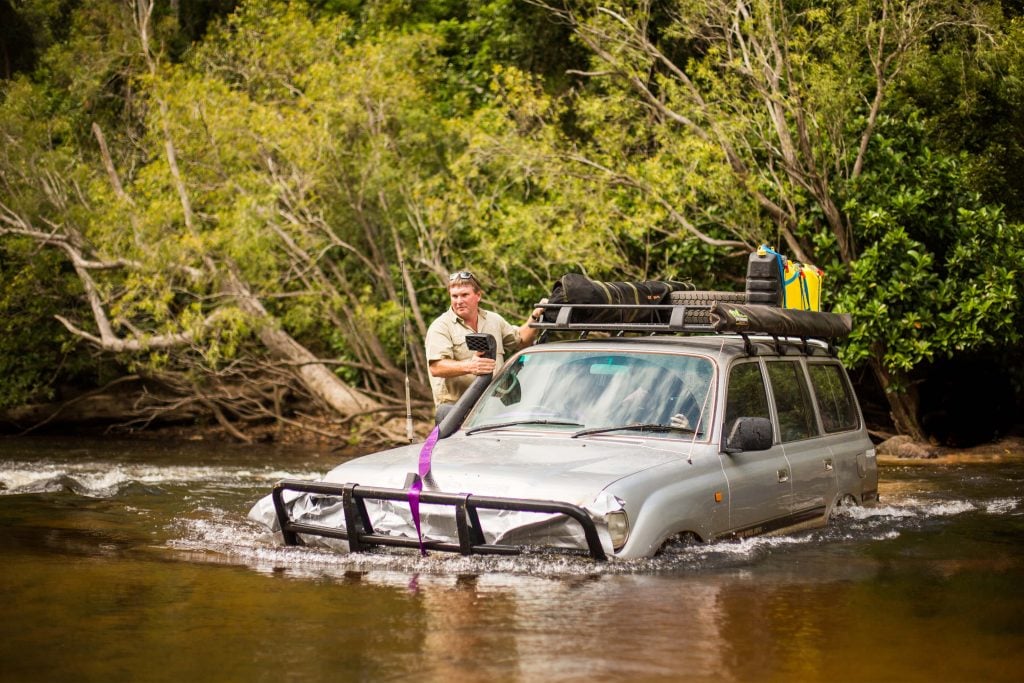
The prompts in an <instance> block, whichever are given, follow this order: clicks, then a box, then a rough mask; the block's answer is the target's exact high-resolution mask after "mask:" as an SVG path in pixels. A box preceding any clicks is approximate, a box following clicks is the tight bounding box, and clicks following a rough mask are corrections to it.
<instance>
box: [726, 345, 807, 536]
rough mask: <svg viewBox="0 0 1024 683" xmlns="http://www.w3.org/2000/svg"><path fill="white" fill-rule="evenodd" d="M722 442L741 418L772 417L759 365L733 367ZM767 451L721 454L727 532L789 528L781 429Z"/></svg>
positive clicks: (749, 363) (787, 481) (787, 482)
mask: <svg viewBox="0 0 1024 683" xmlns="http://www.w3.org/2000/svg"><path fill="white" fill-rule="evenodd" d="M725 401H726V403H725V418H724V423H723V432H722V434H723V437H722V438H723V440H724V439H725V438H727V436H728V434H730V433H731V431H732V428H733V425H734V424H735V422H736V420H737V419H738V418H740V417H763V418H768V419H771V414H770V410H769V404H768V393H767V384H766V382H765V379H764V374H763V372H762V366H761V363H760V362H759V361H757V360H756V359H755V360H751V361H740V362H737V363H735V364H733V366H732V367H731V368H730V369H729V377H728V385H727V387H726V399H725ZM773 429H774V430H775V432H776V433H775V439H774V443H773V445H772V447H771V448H770V449H768V450H766V451H745V452H740V453H724V452H723V453H722V454H721V459H722V468H723V470H724V472H725V476H726V479H727V481H728V486H729V489H728V496H729V526H730V528H729V531H730V532H731V533H733V534H736V535H739V536H746V535H755V534H759V533H764V532H766V531H770V530H772V529H775V528H779V527H780V526H784V525H785V519H786V518H787V517H788V516H789V504H790V499H791V497H792V491H791V487H790V473H789V465H788V464H787V463H786V457H785V455H784V453H783V450H782V446H780V445H779V443H778V428H777V426H773Z"/></svg>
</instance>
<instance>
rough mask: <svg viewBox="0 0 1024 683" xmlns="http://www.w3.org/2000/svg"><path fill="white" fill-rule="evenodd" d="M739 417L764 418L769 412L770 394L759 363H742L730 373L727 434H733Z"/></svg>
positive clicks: (769, 417) (727, 398)
mask: <svg viewBox="0 0 1024 683" xmlns="http://www.w3.org/2000/svg"><path fill="white" fill-rule="evenodd" d="M739 417H764V418H768V419H771V415H770V414H769V412H768V394H767V392H766V391H765V387H764V377H762V376H761V366H760V365H758V364H757V363H740V364H739V365H734V366H732V369H731V370H730V371H729V393H728V394H727V395H726V400H725V432H724V433H725V434H729V433H731V432H732V427H733V424H734V423H735V422H736V418H739Z"/></svg>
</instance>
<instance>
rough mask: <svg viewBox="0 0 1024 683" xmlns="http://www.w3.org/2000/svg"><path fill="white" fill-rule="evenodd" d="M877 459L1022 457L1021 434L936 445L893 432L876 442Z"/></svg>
mask: <svg viewBox="0 0 1024 683" xmlns="http://www.w3.org/2000/svg"><path fill="white" fill-rule="evenodd" d="M876 450H877V453H878V462H879V463H880V464H883V465H955V464H962V463H977V462H1004V461H1011V460H1014V461H1018V460H1021V459H1024V435H1020V434H1011V435H1008V436H1004V437H1002V438H999V439H997V440H995V441H992V442H989V443H983V444H978V445H976V446H970V447H955V446H936V445H934V444H930V443H921V442H916V441H913V440H912V439H910V438H909V437H905V436H894V437H891V438H889V439H886V440H885V441H883V442H881V443H880V444H878V446H877V449H876Z"/></svg>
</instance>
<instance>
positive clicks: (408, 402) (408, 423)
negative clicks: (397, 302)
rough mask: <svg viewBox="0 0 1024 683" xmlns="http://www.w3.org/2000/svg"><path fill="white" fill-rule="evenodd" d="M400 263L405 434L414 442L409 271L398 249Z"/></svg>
mask: <svg viewBox="0 0 1024 683" xmlns="http://www.w3.org/2000/svg"><path fill="white" fill-rule="evenodd" d="M398 265H399V268H401V269H402V286H401V290H402V357H403V358H404V359H405V435H406V437H408V439H409V443H412V442H413V439H415V437H416V434H415V432H414V431H413V424H412V395H411V393H410V390H409V337H408V329H409V313H408V309H407V307H406V305H405V295H406V291H405V286H406V284H405V283H407V282H408V281H409V279H408V273H406V272H405V255H404V254H403V253H402V250H401V249H400V248H399V250H398Z"/></svg>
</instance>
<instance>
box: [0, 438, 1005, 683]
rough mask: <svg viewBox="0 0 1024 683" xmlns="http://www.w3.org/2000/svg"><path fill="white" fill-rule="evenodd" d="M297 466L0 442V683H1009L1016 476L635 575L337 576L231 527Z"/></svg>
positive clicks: (248, 454) (183, 451)
mask: <svg viewBox="0 0 1024 683" xmlns="http://www.w3.org/2000/svg"><path fill="white" fill-rule="evenodd" d="M335 464H337V463H336V461H335V459H332V458H331V456H330V455H315V454H307V453H303V452H302V451H301V449H291V450H284V449H272V448H269V447H244V448H240V447H228V446H224V445H213V444H204V443H183V444H176V443H163V444H153V443H138V442H117V441H109V440H95V441H82V440H69V439H21V440H6V441H0V596H2V597H3V614H2V617H0V680H2V681H192V682H203V681H391V680H403V681H405V680H411V681H445V683H455V682H458V681H677V680H690V681H833V682H834V681H858V682H863V681H929V682H931V681H965V682H967V681H1020V680H1024V452H1014V453H1009V454H1006V456H1005V457H1002V458H1000V459H999V460H998V461H991V460H989V461H987V462H982V463H971V462H963V461H962V459H961V461H951V462H946V463H944V464H931V465H928V466H916V465H910V464H903V463H898V462H895V463H894V462H886V463H883V466H882V470H881V486H880V491H881V496H882V503H881V505H880V506H879V507H877V508H874V509H863V510H856V511H854V512H852V513H851V514H849V515H846V516H843V517H840V518H839V519H837V520H836V521H835V523H834V524H832V525H831V526H829V527H828V528H826V529H822V530H816V531H810V532H802V533H796V534H791V535H786V536H780V537H775V538H770V539H766V538H761V539H750V540H746V541H742V542H729V543H719V544H711V545H702V546H694V547H688V548H683V549H680V550H679V551H678V552H676V553H673V554H671V555H664V556H659V557H657V558H654V559H652V560H645V561H638V562H629V563H616V562H612V563H604V564H595V563H593V562H590V561H589V560H584V559H581V558H571V559H570V558H551V557H537V556H530V557H519V558H476V557H474V558H462V557H458V556H450V555H440V554H432V555H431V556H430V557H428V558H422V559H421V558H419V557H417V556H415V555H404V554H402V555H395V554H371V555H367V556H362V557H359V558H356V557H351V556H344V555H337V554H332V553H327V552H319V551H312V550H309V549H304V548H287V549H285V548H281V547H279V546H277V545H274V544H273V543H271V542H270V540H269V538H268V537H267V536H266V535H265V534H263V533H262V531H261V530H260V529H259V528H257V527H255V526H254V525H253V524H251V523H250V522H248V521H247V520H246V519H245V515H246V512H247V511H248V509H249V507H250V506H251V505H252V503H253V502H254V501H255V500H256V499H258V498H259V497H260V496H262V495H264V494H265V493H266V492H267V491H269V488H270V486H271V485H272V484H273V483H274V482H275V481H277V480H278V479H280V478H283V477H286V476H288V477H302V478H306V477H317V476H319V475H321V474H322V473H324V472H325V471H326V470H328V469H330V468H331V467H333V466H334V465H335Z"/></svg>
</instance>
